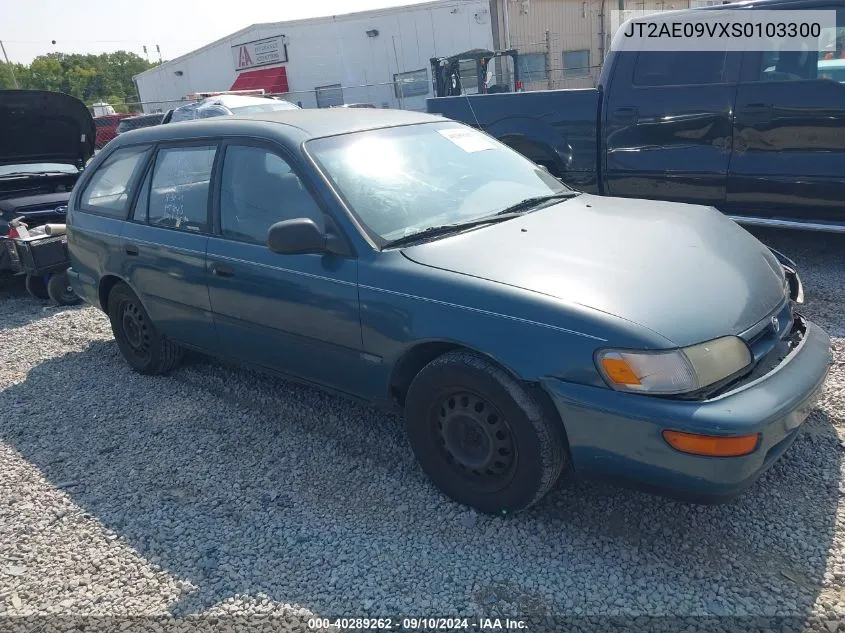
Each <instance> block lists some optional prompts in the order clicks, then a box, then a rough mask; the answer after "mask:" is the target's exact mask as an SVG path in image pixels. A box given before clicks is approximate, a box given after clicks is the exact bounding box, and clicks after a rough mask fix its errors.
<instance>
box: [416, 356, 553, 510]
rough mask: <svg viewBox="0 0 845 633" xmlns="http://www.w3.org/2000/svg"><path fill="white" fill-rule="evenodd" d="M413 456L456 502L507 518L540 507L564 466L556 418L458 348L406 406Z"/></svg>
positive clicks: (428, 369) (423, 379) (438, 362)
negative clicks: (533, 507)
mask: <svg viewBox="0 0 845 633" xmlns="http://www.w3.org/2000/svg"><path fill="white" fill-rule="evenodd" d="M405 421H406V426H407V431H408V436H409V438H410V442H411V446H412V448H413V450H414V454H415V455H416V457H417V460H419V462H420V465H421V466H422V468H423V470H424V471H425V473H426V474H427V475H428V476H429V477H430V478H431V480H432V481H433V482H434V483H435V485H437V486H438V487H439V488H440V489H441V490H442V491H443V492H444V493H446V494H447V495H448V496H449V497H451V498H452V499H454V500H455V501H457V502H459V503H463V504H465V505H468V506H471V507H473V508H476V509H477V510H479V511H481V512H485V513H488V514H509V513H513V512H518V511H520V510H524V509H525V508H527V507H529V506H531V505H533V504H534V503H536V502H537V501H539V500H540V499H541V498H542V497H543V495H544V494H546V492H548V491H549V489H550V488H551V487H552V486H553V485H554V483H555V482H556V481H557V479H558V477H559V476H560V473H561V471H562V469H563V467H564V464H565V462H566V450H565V442H566V440H565V435H564V432H563V427H562V425H561V423H560V420H559V419H558V418H557V417H556V415H553V414H551V412H549V411H547V410H546V408H544V407H543V406H541V404H540V403H539V402H537V400H536V399H535V398H534V397H533V396H532V395H531V394H530V393H529V392H528V390H527V389H526V388H525V387H524V386H523V385H521V384H520V383H519V382H518V381H516V380H515V379H513V378H512V377H511V376H510V375H509V374H508V373H507V372H505V371H504V370H503V369H502V368H501V367H499V366H498V365H496V364H495V363H493V362H491V361H490V360H487V359H486V358H483V357H481V356H478V355H476V354H473V353H471V352H467V351H463V350H457V351H453V352H449V353H447V354H444V355H443V356H441V357H439V358H437V359H435V360H433V361H432V362H431V363H429V364H428V365H426V366H425V367H424V368H423V369H422V371H420V373H419V374H418V375H417V376H416V378H414V381H413V382H412V383H411V387H410V389H409V391H408V396H407V398H406V403H405Z"/></svg>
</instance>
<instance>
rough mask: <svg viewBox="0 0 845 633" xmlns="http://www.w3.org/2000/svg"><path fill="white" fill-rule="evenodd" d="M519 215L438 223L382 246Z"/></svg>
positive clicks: (469, 227) (414, 240)
mask: <svg viewBox="0 0 845 633" xmlns="http://www.w3.org/2000/svg"><path fill="white" fill-rule="evenodd" d="M520 215H522V214H521V213H510V214H505V213H501V212H500V213H496V214H494V215H487V216H484V217H483V218H476V219H475V220H467V221H466V222H455V223H454V224H439V225H437V226H430V227H428V228H427V229H423V230H422V231H417V232H416V233H410V234H408V235H403V236H402V237H397V238H396V239H395V240H390V241H389V242H387V244H385V245H384V248H392V247H394V246H404V245H406V244H412V243H413V242H418V241H420V240H424V239H427V238H429V237H439V236H441V235H448V234H450V233H458V232H460V231H463V230H465V229H471V228H472V227H474V226H481V225H482V224H495V223H497V222H504V221H505V220H510V219H511V218H516V217H519V216H520Z"/></svg>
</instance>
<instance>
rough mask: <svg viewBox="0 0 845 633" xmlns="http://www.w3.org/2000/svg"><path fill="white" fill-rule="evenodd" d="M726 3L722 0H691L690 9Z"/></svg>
mask: <svg viewBox="0 0 845 633" xmlns="http://www.w3.org/2000/svg"><path fill="white" fill-rule="evenodd" d="M720 4H724V3H723V2H722V0H690V3H689V8H690V9H700V8H702V7H715V6H717V5H720Z"/></svg>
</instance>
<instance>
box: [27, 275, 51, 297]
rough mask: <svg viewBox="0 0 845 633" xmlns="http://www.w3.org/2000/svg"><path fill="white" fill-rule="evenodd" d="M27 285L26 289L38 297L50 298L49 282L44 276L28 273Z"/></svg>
mask: <svg viewBox="0 0 845 633" xmlns="http://www.w3.org/2000/svg"><path fill="white" fill-rule="evenodd" d="M25 285H26V291H27V292H28V293H29V294H30V295H32V296H33V297H35V298H36V299H42V300H46V299H49V298H50V294H49V293H48V292H47V283H46V282H45V281H44V278H43V277H42V276H40V275H27V276H26V282H25Z"/></svg>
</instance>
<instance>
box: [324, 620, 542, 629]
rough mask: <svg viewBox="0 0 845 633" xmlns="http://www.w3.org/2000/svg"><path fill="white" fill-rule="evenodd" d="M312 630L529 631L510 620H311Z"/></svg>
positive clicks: (520, 623) (522, 625) (524, 624)
mask: <svg viewBox="0 0 845 633" xmlns="http://www.w3.org/2000/svg"><path fill="white" fill-rule="evenodd" d="M308 628H309V629H336V630H338V631H344V630H352V631H360V630H373V631H449V630H458V631H463V630H465V631H479V630H480V631H487V630H489V631H519V630H525V629H526V628H527V625H526V623H525V622H524V621H523V620H512V619H510V618H478V619H470V618H311V619H309V620H308Z"/></svg>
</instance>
